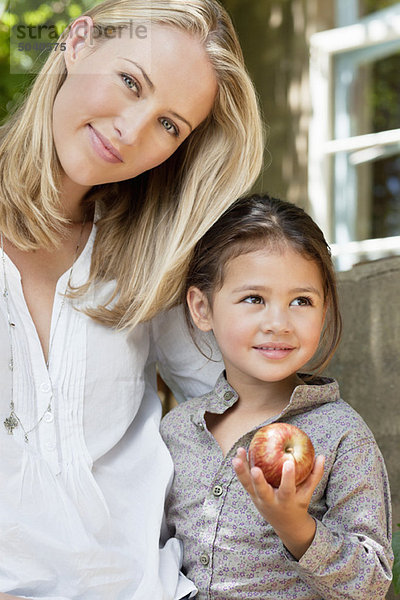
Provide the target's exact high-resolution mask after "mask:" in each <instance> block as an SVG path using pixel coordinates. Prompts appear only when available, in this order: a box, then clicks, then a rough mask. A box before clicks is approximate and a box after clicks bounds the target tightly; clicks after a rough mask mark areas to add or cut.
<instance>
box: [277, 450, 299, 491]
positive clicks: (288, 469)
mask: <svg viewBox="0 0 400 600" xmlns="http://www.w3.org/2000/svg"><path fill="white" fill-rule="evenodd" d="M295 492H296V467H295V464H294V460H291V459H288V460H286V461H285V462H284V463H283V467H282V478H281V483H280V485H279V496H281V497H283V496H289V495H291V494H294V493H295Z"/></svg>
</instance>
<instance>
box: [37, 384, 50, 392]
mask: <svg viewBox="0 0 400 600" xmlns="http://www.w3.org/2000/svg"><path fill="white" fill-rule="evenodd" d="M39 390H40V391H41V392H44V393H46V392H49V391H50V390H51V387H50V384H49V383H41V384H40V386H39Z"/></svg>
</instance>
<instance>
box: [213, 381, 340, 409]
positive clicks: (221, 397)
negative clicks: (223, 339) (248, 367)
mask: <svg viewBox="0 0 400 600" xmlns="http://www.w3.org/2000/svg"><path fill="white" fill-rule="evenodd" d="M299 377H300V378H301V379H302V380H303V381H304V384H303V385H298V386H297V387H296V388H295V389H294V390H293V393H292V395H291V397H290V400H289V402H288V404H287V406H286V407H285V408H284V409H283V411H282V412H281V413H280V414H279V415H277V417H276V419H274V420H278V419H281V418H282V417H283V416H288V415H289V414H290V415H293V414H296V413H298V412H304V411H305V410H309V409H311V408H315V406H318V405H321V404H326V403H327V402H335V401H337V400H339V399H340V393H339V386H338V383H337V382H336V381H335V380H334V379H331V378H329V377H314V378H312V379H309V375H306V374H303V373H299ZM238 398H239V396H238V394H237V392H236V391H235V390H234V389H233V387H232V386H231V385H230V384H229V383H228V382H227V380H226V378H225V371H223V372H222V373H221V374H220V376H219V377H218V379H217V382H216V384H215V386H214V389H213V391H212V392H210V393H209V394H207V395H206V397H205V402H204V403H202V406H201V412H202V414H203V415H204V413H205V412H212V413H216V414H222V413H224V412H225V411H226V410H227V409H228V408H230V407H231V406H233V405H234V404H235V403H236V402H237V400H238Z"/></svg>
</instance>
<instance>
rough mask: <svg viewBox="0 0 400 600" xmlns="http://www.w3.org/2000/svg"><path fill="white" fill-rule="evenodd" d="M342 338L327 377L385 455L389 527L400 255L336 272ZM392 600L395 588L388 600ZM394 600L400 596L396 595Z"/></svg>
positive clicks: (399, 518) (396, 466)
mask: <svg viewBox="0 0 400 600" xmlns="http://www.w3.org/2000/svg"><path fill="white" fill-rule="evenodd" d="M339 290H340V298H341V308H342V314H343V319H344V327H343V338H342V341H341V343H340V346H339V348H338V350H337V352H336V355H335V357H334V358H333V360H332V362H331V363H330V365H329V367H328V369H327V374H329V375H331V376H333V377H335V378H336V379H338V381H339V383H340V388H341V392H342V397H343V399H344V400H346V401H347V402H348V403H349V404H351V405H352V406H353V407H354V408H355V409H356V410H357V412H359V413H360V414H361V415H362V417H363V418H364V420H365V421H366V423H367V424H368V426H369V427H370V429H371V430H372V431H373V433H374V435H375V438H376V441H377V442H378V445H379V447H380V449H381V451H382V454H383V456H384V459H385V462H386V466H387V469H388V473H389V479H390V485H391V491H392V506H393V525H394V528H396V524H397V523H400V460H399V457H400V257H393V258H387V259H382V260H377V261H373V262H368V263H361V264H359V265H356V266H355V267H353V269H352V270H351V271H345V272H343V273H340V274H339ZM392 598H393V599H394V598H395V596H394V593H393V590H391V591H390V592H389V594H388V596H387V600H389V599H392ZM397 598H398V596H397Z"/></svg>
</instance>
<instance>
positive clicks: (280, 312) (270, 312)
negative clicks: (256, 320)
mask: <svg viewBox="0 0 400 600" xmlns="http://www.w3.org/2000/svg"><path fill="white" fill-rule="evenodd" d="M261 329H262V331H264V332H265V333H268V332H271V333H288V332H290V331H291V324H290V315H289V314H288V311H287V310H285V309H283V308H281V307H276V306H275V307H274V306H267V307H266V308H265V310H264V311H263V314H262V319H261Z"/></svg>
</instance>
